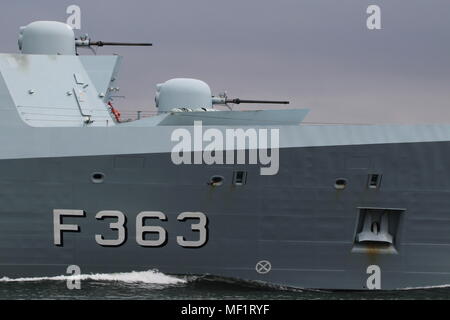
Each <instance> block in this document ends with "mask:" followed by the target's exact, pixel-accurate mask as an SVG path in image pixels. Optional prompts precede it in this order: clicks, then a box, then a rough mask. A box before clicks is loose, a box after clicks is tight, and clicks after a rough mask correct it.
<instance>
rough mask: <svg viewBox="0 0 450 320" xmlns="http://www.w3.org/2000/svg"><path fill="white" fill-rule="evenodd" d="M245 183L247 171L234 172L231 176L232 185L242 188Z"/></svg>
mask: <svg viewBox="0 0 450 320" xmlns="http://www.w3.org/2000/svg"><path fill="white" fill-rule="evenodd" d="M246 183H247V171H235V172H234V174H233V184H234V185H236V186H242V185H244V184H246Z"/></svg>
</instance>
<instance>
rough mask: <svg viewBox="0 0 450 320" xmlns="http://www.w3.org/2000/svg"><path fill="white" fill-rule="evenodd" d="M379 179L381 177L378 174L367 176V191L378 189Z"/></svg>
mask: <svg viewBox="0 0 450 320" xmlns="http://www.w3.org/2000/svg"><path fill="white" fill-rule="evenodd" d="M381 177H382V175H381V174H378V173H372V174H369V178H368V182H367V187H368V188H369V189H379V188H380V184H381Z"/></svg>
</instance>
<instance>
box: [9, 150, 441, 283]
mask: <svg viewBox="0 0 450 320" xmlns="http://www.w3.org/2000/svg"><path fill="white" fill-rule="evenodd" d="M448 163H450V142H429V143H390V144H376V145H353V146H334V147H333V146H326V147H299V148H284V149H281V150H280V171H279V173H278V174H277V175H274V176H261V175H260V174H259V166H258V165H179V166H176V165H174V164H172V162H171V160H170V154H169V153H155V154H139V155H126V156H120V155H115V156H107V155H105V156H86V157H60V158H39V159H32V158H29V159H9V160H1V161H0V175H1V177H2V179H1V181H0V204H1V212H0V276H8V277H23V276H44V275H61V274H65V273H66V269H67V266H69V265H72V264H75V265H78V266H80V268H81V271H82V273H90V272H118V271H123V272H125V271H132V270H148V269H153V268H156V269H158V270H160V271H162V272H165V273H171V274H212V275H217V276H225V277H233V278H239V279H245V280H261V281H266V282H269V283H275V284H280V285H286V286H292V287H302V288H327V289H365V288H366V282H367V278H368V276H369V275H368V273H367V267H368V266H370V265H377V266H379V267H380V269H381V288H382V289H398V288H407V287H424V286H437V285H445V284H450V213H449V209H448V207H449V204H450V197H449V193H450V180H449V179H448V177H449V176H450V167H449V166H448V165H447V164H448ZM236 170H245V171H247V183H246V184H245V185H243V186H235V185H232V183H231V181H232V177H233V172H234V171H236ZM93 172H102V173H104V175H105V180H104V182H103V183H100V184H95V183H92V181H91V175H92V173H93ZM373 172H377V173H380V174H382V177H383V178H382V182H381V185H380V187H379V188H378V189H376V190H371V189H369V188H367V176H368V174H370V173H373ZM214 175H221V176H223V177H224V178H225V180H224V183H223V185H221V186H219V187H212V186H209V185H207V182H208V181H209V180H210V177H211V176H214ZM337 178H345V179H347V182H348V184H347V186H346V188H345V189H343V190H336V189H335V187H334V184H335V181H336V179H337ZM361 207H363V208H373V207H375V208H402V210H404V211H403V213H402V214H401V219H400V221H399V223H398V228H397V230H396V234H395V248H396V252H395V253H386V252H383V251H382V250H381V251H379V250H377V249H374V250H366V251H365V252H355V250H353V248H354V243H355V232H356V228H357V224H358V216H359V212H360V208H361ZM54 209H82V210H85V212H86V217H84V218H83V217H65V218H64V223H76V224H77V225H79V226H80V232H64V234H63V239H64V241H63V245H62V246H56V245H54V230H53V210H54ZM101 210H119V211H121V212H123V213H124V214H125V215H126V217H127V224H126V226H127V239H126V241H125V243H124V244H123V245H121V246H119V247H103V246H100V245H99V244H97V243H96V241H95V235H96V234H102V235H103V236H104V237H105V238H114V237H116V234H117V233H116V232H115V231H112V230H110V229H109V226H108V225H109V223H110V222H114V219H105V220H103V221H102V220H97V219H95V215H96V213H97V212H99V211H101ZM141 211H161V212H163V213H164V214H165V215H166V216H167V221H158V220H156V221H152V222H153V223H152V224H153V225H160V226H163V227H164V228H165V229H166V230H167V232H168V239H167V243H165V244H164V245H163V246H161V247H157V248H150V247H142V246H140V245H138V244H137V242H136V239H135V238H136V234H135V230H136V227H135V224H136V222H135V221H136V215H137V214H138V213H139V212H141ZM185 211H201V212H203V213H205V214H206V215H207V217H208V240H207V242H206V244H205V245H204V246H202V247H201V248H195V249H194V248H183V247H181V246H179V245H178V244H177V243H176V236H178V235H183V236H185V237H186V238H192V239H196V238H197V235H196V233H193V232H192V231H191V230H190V225H191V222H188V221H185V222H180V221H178V220H177V216H178V215H179V214H180V213H181V212H185ZM261 260H267V261H270V263H271V265H272V268H271V270H270V271H269V272H268V273H265V274H260V273H258V272H256V270H255V266H256V264H257V262H258V261H261Z"/></svg>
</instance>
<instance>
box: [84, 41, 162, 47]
mask: <svg viewBox="0 0 450 320" xmlns="http://www.w3.org/2000/svg"><path fill="white" fill-rule="evenodd" d="M89 44H90V45H91V46H98V47H103V46H124V47H125V46H127V47H129V46H140V47H150V46H152V45H153V44H151V43H147V42H110V41H91V42H90V43H89Z"/></svg>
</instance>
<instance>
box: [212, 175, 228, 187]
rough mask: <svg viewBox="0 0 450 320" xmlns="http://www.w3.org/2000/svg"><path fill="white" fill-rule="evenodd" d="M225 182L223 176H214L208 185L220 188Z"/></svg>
mask: <svg viewBox="0 0 450 320" xmlns="http://www.w3.org/2000/svg"><path fill="white" fill-rule="evenodd" d="M224 180H225V179H224V177H222V176H212V177H211V179H209V182H208V184H209V185H210V186H213V187H218V186H221V185H222V184H223V181H224Z"/></svg>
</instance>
